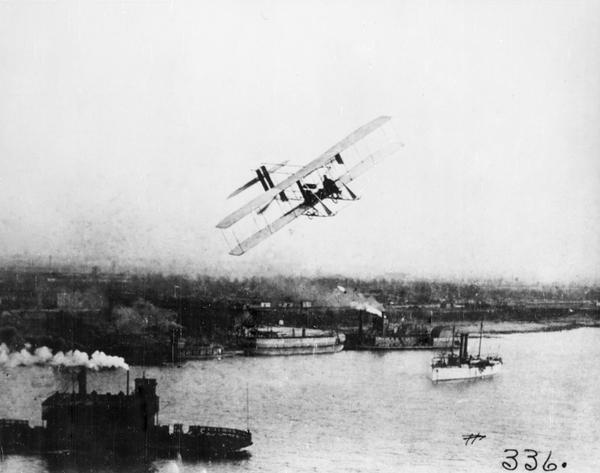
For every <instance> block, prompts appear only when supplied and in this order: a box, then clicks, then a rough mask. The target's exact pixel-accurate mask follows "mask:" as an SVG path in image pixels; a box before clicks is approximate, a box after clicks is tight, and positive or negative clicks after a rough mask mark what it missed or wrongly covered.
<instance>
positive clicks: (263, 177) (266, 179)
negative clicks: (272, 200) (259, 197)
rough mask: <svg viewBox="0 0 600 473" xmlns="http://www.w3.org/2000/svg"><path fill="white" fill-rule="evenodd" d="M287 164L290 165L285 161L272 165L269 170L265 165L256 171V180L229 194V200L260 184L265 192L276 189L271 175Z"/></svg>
mask: <svg viewBox="0 0 600 473" xmlns="http://www.w3.org/2000/svg"><path fill="white" fill-rule="evenodd" d="M287 163H288V162H287V161H284V162H283V163H276V164H274V165H272V166H271V167H270V168H269V169H267V167H266V166H264V165H263V166H261V167H260V168H258V169H255V172H256V177H255V178H254V179H250V180H249V181H248V182H246V183H245V184H244V185H242V186H240V187H238V188H237V189H236V190H234V191H233V192H232V193H231V194H229V195H228V196H227V198H228V199H231V198H232V197H235V196H236V195H238V194H239V193H241V192H243V191H245V190H246V189H249V188H250V187H252V186H253V185H254V184H258V183H259V182H260V183H261V185H262V187H263V189H264V190H265V192H266V191H268V190H269V189H272V188H273V187H275V185H274V184H273V180H272V179H271V174H272V173H274V172H275V171H277V170H279V169H281V168H282V167H283V166H285V165H286V164H287Z"/></svg>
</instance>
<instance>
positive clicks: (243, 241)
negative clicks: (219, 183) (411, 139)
mask: <svg viewBox="0 0 600 473" xmlns="http://www.w3.org/2000/svg"><path fill="white" fill-rule="evenodd" d="M389 120H390V117H387V116H381V117H378V118H376V119H374V120H372V121H370V122H369V123H366V124H365V125H363V126H361V127H360V128H358V129H357V130H355V131H354V132H352V133H350V134H349V135H348V136H347V137H346V138H344V139H343V140H341V141H340V142H338V143H337V144H335V145H334V146H332V147H331V148H329V149H328V150H327V151H325V152H324V153H323V154H322V155H320V156H319V157H318V158H316V159H314V160H313V161H311V162H310V163H308V164H307V165H305V166H303V167H300V168H299V169H298V168H295V169H293V170H292V171H288V170H287V168H290V167H291V166H290V165H288V162H287V161H286V162H283V163H276V164H272V165H268V164H263V165H261V166H259V167H258V168H257V169H255V170H254V173H255V176H254V177H253V178H252V179H251V180H250V181H248V182H246V183H245V184H243V185H242V186H241V187H239V188H237V189H236V190H235V191H233V192H232V193H231V194H230V195H229V196H228V198H231V197H234V196H237V195H239V194H240V193H242V192H244V191H246V190H247V189H250V188H252V187H255V186H256V187H255V188H258V189H260V188H262V191H261V193H260V194H259V195H258V196H256V197H255V198H253V199H252V200H250V202H248V203H247V204H246V205H244V206H242V207H241V208H239V209H237V210H236V211H235V212H233V213H231V214H229V215H228V216H227V217H225V218H224V219H223V220H221V221H220V222H219V223H218V224H217V228H219V229H222V230H227V231H231V233H232V235H233V238H234V240H235V243H234V244H231V243H230V241H229V240H228V239H227V238H225V239H226V241H227V243H228V244H229V246H230V248H231V251H230V252H229V254H231V255H235V256H239V255H242V254H244V253H245V252H247V251H248V250H249V249H251V248H253V247H255V246H256V245H258V244H259V243H261V242H262V241H264V240H265V239H267V238H268V237H269V236H271V235H272V234H273V233H275V232H277V231H278V230H280V229H282V228H283V227H284V226H286V225H287V224H289V223H290V222H292V221H293V220H295V219H296V218H298V217H301V216H307V217H309V218H313V217H333V216H334V215H336V214H337V212H336V211H335V209H334V206H335V205H336V204H338V203H339V202H341V201H342V202H343V201H349V202H351V201H355V200H357V199H359V197H358V196H357V194H356V193H355V192H353V191H352V190H351V189H350V187H349V184H350V182H352V181H353V180H354V179H356V178H357V177H358V176H360V175H361V174H363V173H364V172H365V171H366V170H367V169H369V168H370V167H371V166H373V165H374V164H376V163H377V162H378V161H380V160H381V159H383V158H384V157H386V156H389V155H391V154H393V153H395V152H396V151H398V150H399V149H400V147H402V144H401V143H399V142H397V141H393V140H390V139H389V138H388V135H387V133H386V131H385V130H384V129H383V126H384V125H385V124H386V123H387V122H389ZM375 132H379V133H380V136H378V137H375V135H376V133H375ZM382 138H383V139H382ZM279 174H284V175H286V174H287V177H285V178H283V179H281V180H279V181H278V180H277V179H276V177H275V176H278V175H279ZM258 184H260V186H258ZM263 191H264V192H263ZM244 222H245V223H246V225H245V226H246V227H249V229H248V228H247V229H246V231H244V230H243V229H241V227H242V226H243V225H242V223H244Z"/></svg>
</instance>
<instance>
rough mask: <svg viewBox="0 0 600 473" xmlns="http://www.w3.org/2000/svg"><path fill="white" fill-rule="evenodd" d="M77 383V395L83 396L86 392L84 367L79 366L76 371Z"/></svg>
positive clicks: (85, 371)
mask: <svg viewBox="0 0 600 473" xmlns="http://www.w3.org/2000/svg"><path fill="white" fill-rule="evenodd" d="M128 373H129V372H128ZM77 384H78V385H79V391H78V393H79V395H80V396H85V395H86V394H87V370H86V369H85V368H84V367H82V368H80V369H79V373H77Z"/></svg>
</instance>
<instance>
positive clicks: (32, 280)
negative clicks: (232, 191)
mask: <svg viewBox="0 0 600 473" xmlns="http://www.w3.org/2000/svg"><path fill="white" fill-rule="evenodd" d="M338 287H341V288H343V289H344V290H345V291H346V294H350V295H352V294H361V295H364V296H366V297H372V298H373V299H375V300H376V301H378V302H379V303H381V304H384V305H398V304H432V303H474V302H477V303H485V304H492V305H497V304H503V303H507V302H510V303H513V304H514V303H517V304H518V303H520V302H522V303H526V302H531V301H565V300H570V301H592V302H595V301H598V300H600V286H591V285H575V284H571V285H559V284H554V285H535V286H527V285H524V284H519V283H507V282H505V281H498V280H485V281H478V282H464V283H463V282H447V281H428V280H414V281H407V280H397V279H386V278H373V279H357V278H344V277H290V276H274V277H249V278H227V277H212V276H206V275H199V276H197V277H189V276H182V275H164V274H135V273H134V274H130V273H121V274H117V273H101V272H99V271H97V270H95V269H93V270H91V271H89V272H83V273H82V272H76V273H73V272H68V271H56V270H55V271H50V270H43V271H42V270H34V269H32V268H23V269H17V268H8V269H6V268H5V269H3V270H2V269H0V308H5V307H15V308H24V307H40V306H42V307H47V308H52V307H53V306H54V307H60V306H61V303H63V305H64V303H65V297H66V298H67V299H68V294H72V293H74V292H79V293H81V294H84V293H88V294H90V292H96V293H101V294H102V295H103V296H106V298H107V301H108V304H109V305H114V304H123V303H125V304H126V305H127V304H130V303H132V302H133V301H135V300H137V299H138V298H143V299H146V300H150V301H152V302H153V303H154V302H158V303H160V302H161V301H169V300H172V299H174V298H179V299H181V298H188V299H194V300H196V301H198V302H202V303H205V304H209V303H210V304H211V305H220V306H236V305H239V304H260V303H261V302H270V303H273V304H280V305H281V304H282V303H286V302H287V303H290V304H293V303H301V302H302V301H310V302H312V303H313V305H344V304H345V301H344V300H343V299H340V300H339V304H338V303H336V300H337V299H336V298H337V296H339V292H338V291H339V289H338ZM64 294H67V296H64ZM61 297H62V299H61ZM90 303H92V304H93V302H90ZM67 305H68V304H67ZM169 305H171V303H169Z"/></svg>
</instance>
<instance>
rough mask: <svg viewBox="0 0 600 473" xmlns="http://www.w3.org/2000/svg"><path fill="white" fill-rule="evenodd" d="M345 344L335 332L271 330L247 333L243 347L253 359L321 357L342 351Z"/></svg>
mask: <svg viewBox="0 0 600 473" xmlns="http://www.w3.org/2000/svg"><path fill="white" fill-rule="evenodd" d="M344 341H345V336H344V334H338V333H337V332H335V331H324V330H316V329H312V330H310V329H309V330H307V329H306V328H302V329H297V328H290V327H285V328H284V327H275V328H273V327H271V328H263V329H251V330H246V332H245V333H244V335H243V336H242V337H241V338H240V341H239V344H240V346H241V347H242V348H243V350H244V353H245V354H246V355H250V356H276V355H319V354H324V353H337V352H340V351H342V350H343V349H344Z"/></svg>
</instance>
